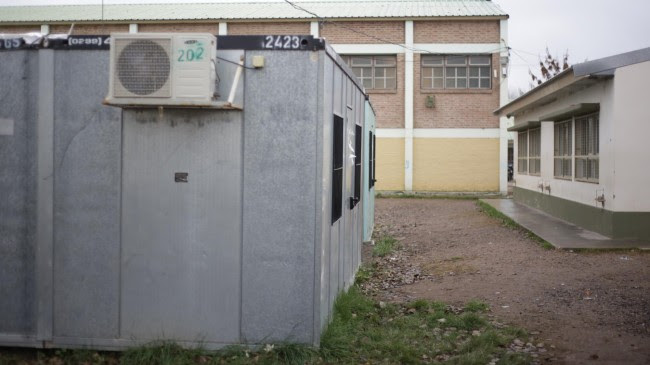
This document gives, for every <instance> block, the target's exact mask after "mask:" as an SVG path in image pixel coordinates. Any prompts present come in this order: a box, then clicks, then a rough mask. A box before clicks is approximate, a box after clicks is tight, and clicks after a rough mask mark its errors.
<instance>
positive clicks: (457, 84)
mask: <svg viewBox="0 0 650 365" xmlns="http://www.w3.org/2000/svg"><path fill="white" fill-rule="evenodd" d="M421 60H422V61H421V72H420V73H421V75H422V77H421V80H420V82H421V87H422V88H423V89H468V88H469V89H489V88H491V87H492V85H491V81H490V80H491V78H490V69H491V57H490V56H487V55H477V56H463V55H447V56H442V55H422V58H421Z"/></svg>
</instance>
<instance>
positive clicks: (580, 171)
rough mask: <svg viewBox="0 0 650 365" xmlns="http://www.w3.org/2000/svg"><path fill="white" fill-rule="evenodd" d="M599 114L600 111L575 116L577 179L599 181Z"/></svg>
mask: <svg viewBox="0 0 650 365" xmlns="http://www.w3.org/2000/svg"><path fill="white" fill-rule="evenodd" d="M598 127H599V115H598V113H595V114H590V115H585V116H581V117H576V118H575V133H576V151H575V154H576V156H575V161H576V162H575V164H576V180H579V181H587V182H598V174H599V171H598V170H599V166H598V165H599V162H598V153H599V146H598V144H599V130H598Z"/></svg>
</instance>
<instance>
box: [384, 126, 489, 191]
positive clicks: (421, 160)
mask: <svg viewBox="0 0 650 365" xmlns="http://www.w3.org/2000/svg"><path fill="white" fill-rule="evenodd" d="M377 152H379V150H377ZM403 175H404V174H402V176H403ZM413 190H416V191H499V140H498V139H487V138H471V139H470V138H449V139H447V138H414V139H413Z"/></svg>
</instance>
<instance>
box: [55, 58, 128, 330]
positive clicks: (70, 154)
mask: <svg viewBox="0 0 650 365" xmlns="http://www.w3.org/2000/svg"><path fill="white" fill-rule="evenodd" d="M106 56H107V54H106V52H105V51H100V50H96V51H84V52H68V51H55V54H54V70H53V75H54V83H55V86H56V90H58V92H56V93H55V97H54V218H53V221H54V222H53V225H54V227H55V229H54V257H53V273H52V275H53V288H54V289H53V293H54V299H53V308H54V315H53V335H54V336H55V337H72V338H74V337H76V338H116V337H117V336H118V335H119V332H118V331H119V327H118V318H119V313H118V310H119V297H120V293H119V254H120V179H121V171H120V170H121V120H120V119H121V110H120V109H117V108H113V107H109V106H104V105H102V99H103V98H104V96H106V90H107V89H108V74H107V72H106V70H108V58H107V57H106ZM89 85H92V87H89Z"/></svg>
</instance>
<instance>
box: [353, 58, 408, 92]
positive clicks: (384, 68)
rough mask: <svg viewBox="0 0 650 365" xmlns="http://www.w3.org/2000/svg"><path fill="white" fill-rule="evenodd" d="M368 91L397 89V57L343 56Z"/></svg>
mask: <svg viewBox="0 0 650 365" xmlns="http://www.w3.org/2000/svg"><path fill="white" fill-rule="evenodd" d="M343 60H344V61H345V62H346V63H347V64H348V65H349V66H350V68H352V71H353V72H354V74H355V75H356V76H357V78H358V79H359V81H360V82H361V83H362V84H363V87H364V88H366V89H395V88H397V57H396V56H390V55H389V56H365V55H364V56H343Z"/></svg>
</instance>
